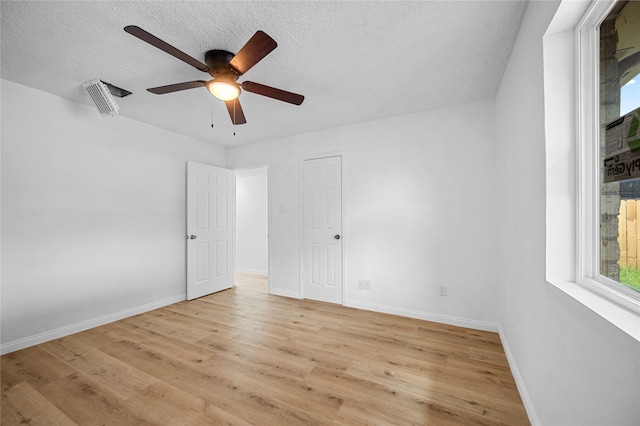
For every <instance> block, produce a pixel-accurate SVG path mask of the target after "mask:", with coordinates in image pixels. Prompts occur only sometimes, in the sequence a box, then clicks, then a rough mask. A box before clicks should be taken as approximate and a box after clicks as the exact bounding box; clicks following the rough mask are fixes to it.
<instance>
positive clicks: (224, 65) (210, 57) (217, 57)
mask: <svg viewBox="0 0 640 426" xmlns="http://www.w3.org/2000/svg"><path fill="white" fill-rule="evenodd" d="M234 56H235V55H234V54H233V53H231V52H228V51H226V50H217V49H216V50H209V51H208V52H207V53H205V55H204V62H205V63H206V64H207V67H208V68H209V74H211V77H213V78H214V79H221V80H231V81H236V80H237V79H238V77H240V73H238V72H237V71H236V70H235V69H233V67H231V66H229V62H231V60H232V59H233V57H234Z"/></svg>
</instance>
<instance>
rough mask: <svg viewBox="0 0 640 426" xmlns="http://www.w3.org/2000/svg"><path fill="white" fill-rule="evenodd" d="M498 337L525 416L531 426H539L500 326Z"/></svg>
mask: <svg viewBox="0 0 640 426" xmlns="http://www.w3.org/2000/svg"><path fill="white" fill-rule="evenodd" d="M498 335H499V336H500V341H501V342H502V347H503V348H504V353H505V355H506V356H507V362H508V363H509V368H511V374H512V375H513V378H514V380H515V381H516V386H517V387H518V392H520V398H522V403H523V404H524V409H525V410H526V411H527V416H529V422H531V424H532V425H533V426H538V425H541V424H542V422H540V418H539V417H538V413H536V409H535V407H534V406H533V401H532V400H531V396H529V392H528V391H527V386H526V385H525V383H524V379H523V378H522V374H520V370H519V369H518V364H517V363H516V360H515V358H514V357H513V354H512V353H511V349H510V348H509V343H507V339H506V337H505V335H504V331H503V330H502V327H500V325H498Z"/></svg>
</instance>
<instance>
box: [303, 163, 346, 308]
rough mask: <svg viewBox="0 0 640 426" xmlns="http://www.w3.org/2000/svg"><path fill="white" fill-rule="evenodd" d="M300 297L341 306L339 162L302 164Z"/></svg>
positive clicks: (340, 178) (340, 171)
mask: <svg viewBox="0 0 640 426" xmlns="http://www.w3.org/2000/svg"><path fill="white" fill-rule="evenodd" d="M302 178H303V195H302V196H303V237H302V240H303V249H302V264H303V265H302V268H301V269H302V280H303V292H304V297H305V298H307V299H313V300H320V301H323V302H331V303H340V304H342V241H343V239H342V159H341V157H329V158H320V159H313V160H305V161H303V166H302Z"/></svg>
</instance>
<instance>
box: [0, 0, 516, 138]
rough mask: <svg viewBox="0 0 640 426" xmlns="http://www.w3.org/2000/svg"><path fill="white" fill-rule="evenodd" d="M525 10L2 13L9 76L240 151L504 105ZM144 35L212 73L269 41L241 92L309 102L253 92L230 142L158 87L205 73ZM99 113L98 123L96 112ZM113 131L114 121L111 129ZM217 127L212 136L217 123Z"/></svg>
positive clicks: (116, 5)
mask: <svg viewBox="0 0 640 426" xmlns="http://www.w3.org/2000/svg"><path fill="white" fill-rule="evenodd" d="M525 6H526V3H524V2H521V1H495V2H493V1H423V2H396V1H385V2H383V1H356V2H339V1H331V2H322V1H321V2H316V1H282V2H271V1H257V2H246V1H241V2H239V1H225V2H214V1H204V2H198V1H161V2H155V1H137V2H120V1H118V2H115V1H113V2H112V1H100V2H98V1H61V2H58V1H44V2H35V1H16V2H12V1H2V10H1V19H2V21H1V31H2V33H1V43H2V44H1V50H0V54H1V70H0V71H1V76H2V78H4V79H7V80H10V81H13V82H16V83H19V84H23V85H25V86H29V87H33V88H36V89H39V90H43V91H45V92H49V93H52V94H55V95H58V96H61V97H63V98H68V99H72V100H75V101H78V102H82V103H85V104H87V105H93V103H92V101H91V99H90V98H89V95H88V94H87V93H86V91H85V90H84V89H83V87H82V83H83V82H86V81H89V80H92V79H95V78H100V79H101V80H103V81H107V82H109V83H112V84H114V85H116V86H119V87H122V88H125V89H127V90H130V91H132V92H133V95H130V96H128V97H126V98H122V99H120V98H116V101H117V103H118V105H119V106H120V114H121V115H123V116H126V117H129V118H132V119H134V120H139V121H142V122H145V123H148V124H151V125H154V126H158V127H162V128H165V129H168V130H172V131H174V132H177V133H180V134H184V135H189V136H192V137H195V138H199V139H203V140H207V141H211V142H215V143H218V144H221V145H223V146H233V145H239V144H243V143H249V142H256V141H260V140H267V139H273V138H276V137H281V136H285V135H291V134H297V133H304V132H309V131H315V130H320V129H325V128H330V127H336V126H341V125H346V124H351V123H357V122H363V121H369V120H374V119H379V118H385V117H390V116H395V115H401V114H408V113H412V112H418V111H423V110H427V109H432V108H439V107H445V106H449V105H455V104H459V103H464V102H472V101H476V100H481V99H487V98H491V97H493V96H495V93H496V90H497V88H498V84H499V82H500V79H501V77H502V74H503V71H504V67H505V65H506V63H507V60H508V57H509V55H510V53H511V49H512V47H513V43H514V40H515V37H516V35H517V31H518V29H519V26H520V22H521V19H522V16H523V13H524V9H525ZM126 25H137V26H140V27H142V28H143V29H145V30H147V31H148V32H150V33H152V34H154V35H155V36H156V37H158V38H160V39H162V40H164V41H166V42H167V43H169V44H171V45H173V46H175V47H177V48H178V49H180V50H182V51H184V52H185V53H187V54H189V55H191V56H193V57H194V58H196V59H198V60H200V61H201V62H204V53H205V52H206V51H207V50H211V49H225V50H229V51H231V52H237V51H238V50H239V49H240V48H241V47H242V46H243V45H244V43H245V42H246V41H247V40H248V39H249V38H250V37H251V36H252V35H253V34H254V33H255V31H256V30H263V31H265V32H266V33H267V34H269V35H270V36H271V37H272V38H274V39H275V40H276V41H277V42H278V47H277V48H276V49H275V50H274V51H273V52H272V53H271V54H269V55H268V56H267V57H266V58H264V59H263V60H262V61H261V62H259V63H258V64H257V65H256V66H255V67H254V68H252V69H251V70H249V72H247V73H246V74H245V75H244V76H242V77H241V78H240V80H239V81H245V80H250V81H255V82H258V83H263V84H266V85H269V86H274V87H278V88H281V89H284V90H288V91H292V92H296V93H300V94H303V95H305V97H306V99H305V101H304V103H303V104H302V105H301V106H293V105H290V104H287V103H283V102H279V101H276V100H272V99H269V98H265V97H262V96H259V95H256V94H253V93H248V92H243V93H242V94H241V96H240V100H241V103H242V107H243V109H244V113H245V115H246V118H247V124H244V125H240V126H236V128H235V131H236V136H233V131H234V129H233V126H232V125H231V122H230V119H229V116H228V113H227V111H226V109H225V106H224V104H223V103H222V102H221V101H217V100H215V99H214V98H213V97H212V96H211V95H210V94H209V93H208V92H207V91H206V89H204V88H197V89H192V90H186V91H182V92H177V93H171V94H166V95H154V94H151V93H149V92H147V91H146V90H145V89H146V88H148V87H154V86H162V85H166V84H171V83H178V82H184V81H191V80H203V79H204V80H207V79H208V78H207V77H208V74H205V73H202V72H200V71H198V70H196V69H195V68H192V67H190V66H189V65H187V64H185V63H184V62H181V61H179V60H178V59H176V58H174V57H172V56H170V55H168V54H166V53H164V52H162V51H160V50H158V49H156V48H154V47H153V46H151V45H149V44H147V43H144V42H142V41H141V40H139V39H137V38H135V37H133V36H131V35H130V34H127V33H126V32H125V31H123V27H125V26H126ZM96 114H97V112H96ZM111 119H114V120H117V119H118V118H117V117H116V118H111ZM212 120H213V123H214V127H213V128H211V123H212Z"/></svg>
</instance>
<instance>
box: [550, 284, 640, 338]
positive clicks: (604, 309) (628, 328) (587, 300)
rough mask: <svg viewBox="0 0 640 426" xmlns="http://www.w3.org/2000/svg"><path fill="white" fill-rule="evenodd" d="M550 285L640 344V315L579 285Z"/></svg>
mask: <svg viewBox="0 0 640 426" xmlns="http://www.w3.org/2000/svg"><path fill="white" fill-rule="evenodd" d="M549 283H550V284H552V285H553V286H555V287H556V288H558V289H559V290H561V291H562V292H564V293H565V294H567V295H568V296H570V297H571V298H573V299H575V300H576V301H578V302H580V303H581V304H583V305H584V306H586V307H587V308H589V309H591V310H592V311H593V312H595V313H596V314H598V315H600V316H601V317H602V318H604V319H605V320H607V321H609V322H610V323H611V324H613V325H614V326H616V327H617V328H619V329H620V330H622V331H623V332H625V333H626V334H628V335H629V336H631V337H633V338H634V339H635V340H636V341H638V342H640V316H639V315H638V313H635V312H633V311H630V310H628V309H626V308H624V307H622V306H620V305H618V304H616V303H614V302H612V301H609V300H607V299H604V298H603V297H602V296H599V295H597V294H595V293H594V292H592V291H590V290H588V289H587V288H585V287H583V286H581V285H579V284H578V283H575V282H568V281H554V282H551V281H549Z"/></svg>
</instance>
